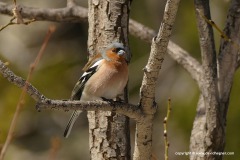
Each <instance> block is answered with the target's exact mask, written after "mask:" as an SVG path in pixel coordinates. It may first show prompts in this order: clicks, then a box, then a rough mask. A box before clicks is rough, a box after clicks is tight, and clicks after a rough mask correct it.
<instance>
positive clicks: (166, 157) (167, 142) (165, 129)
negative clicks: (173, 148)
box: [163, 98, 172, 160]
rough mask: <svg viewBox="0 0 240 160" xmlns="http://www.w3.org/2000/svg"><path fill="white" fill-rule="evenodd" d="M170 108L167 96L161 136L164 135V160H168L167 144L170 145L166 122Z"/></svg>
mask: <svg viewBox="0 0 240 160" xmlns="http://www.w3.org/2000/svg"><path fill="white" fill-rule="evenodd" d="M171 110H172V108H171V99H170V98H169V99H168V106H167V115H166V117H165V118H164V120H163V129H164V131H163V132H164V134H163V136H164V143H165V155H164V157H165V160H168V148H169V145H170V143H169V141H168V133H167V123H168V119H169V116H170V113H171Z"/></svg>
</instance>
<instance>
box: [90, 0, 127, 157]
mask: <svg viewBox="0 0 240 160" xmlns="http://www.w3.org/2000/svg"><path fill="white" fill-rule="evenodd" d="M130 2H131V1H130V0H111V1H106V0H89V7H88V20H89V32H88V33H89V35H88V49H89V53H90V55H89V56H90V58H91V57H92V56H93V55H94V54H96V53H98V52H100V51H101V49H102V47H105V46H107V45H108V44H110V43H112V42H113V41H115V42H116V41H117V42H122V43H123V44H124V45H125V46H127V47H128V20H129V12H130ZM129 57H130V56H129ZM125 95H126V94H125ZM125 100H127V95H126V99H125ZM88 120H89V138H90V153H91V159H97V160H101V159H126V160H128V159H130V138H129V136H130V135H129V118H128V117H126V116H123V115H119V114H116V113H114V112H106V111H105V112H104V111H90V112H88Z"/></svg>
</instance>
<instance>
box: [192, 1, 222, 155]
mask: <svg viewBox="0 0 240 160" xmlns="http://www.w3.org/2000/svg"><path fill="white" fill-rule="evenodd" d="M194 2H195V8H196V15H197V24H198V31H199V40H200V47H201V56H202V67H203V74H202V80H201V84H200V90H201V93H202V96H203V102H204V106H205V111H206V113H205V116H206V123H205V130H204V131H203V133H204V136H203V137H202V138H203V139H202V140H201V141H202V142H201V143H203V144H202V145H203V146H204V152H216V151H222V149H223V146H222V145H223V143H222V138H223V135H224V134H225V133H224V127H223V123H222V118H221V116H220V113H221V112H220V105H219V96H218V88H217V57H216V51H215V44H214V39H213V29H212V26H211V25H210V24H208V23H207V22H206V21H205V19H204V18H203V17H202V15H204V16H206V17H207V18H208V19H211V16H210V9H209V1H208V0H195V1H194ZM196 120H197V119H195V121H196ZM203 122H204V121H203ZM194 124H197V123H194ZM195 127H196V126H194V128H195ZM192 133H193V134H192V137H191V140H192V142H191V148H190V150H191V151H192V152H200V151H199V149H200V148H199V147H198V145H193V144H195V142H194V140H195V139H196V138H194V136H197V135H194V133H195V131H192ZM202 145H201V146H202ZM193 156H194V155H193ZM199 158H200V157H198V158H197V159H199ZM219 158H221V156H218V155H212V154H207V155H204V157H202V159H209V160H210V159H219ZM191 159H192V157H191Z"/></svg>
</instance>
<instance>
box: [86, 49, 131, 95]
mask: <svg viewBox="0 0 240 160" xmlns="http://www.w3.org/2000/svg"><path fill="white" fill-rule="evenodd" d="M107 57H108V58H109V60H106V59H103V60H102V63H101V64H100V65H99V68H98V71H97V72H96V73H95V74H94V75H93V76H92V77H91V78H90V79H89V80H88V82H87V83H86V85H85V89H84V90H85V91H86V94H88V95H94V96H96V97H104V98H107V99H113V98H116V97H117V96H118V95H120V94H122V93H123V90H124V87H125V86H126V84H127V81H128V66H127V63H126V60H125V58H124V57H123V56H119V55H117V54H115V53H107Z"/></svg>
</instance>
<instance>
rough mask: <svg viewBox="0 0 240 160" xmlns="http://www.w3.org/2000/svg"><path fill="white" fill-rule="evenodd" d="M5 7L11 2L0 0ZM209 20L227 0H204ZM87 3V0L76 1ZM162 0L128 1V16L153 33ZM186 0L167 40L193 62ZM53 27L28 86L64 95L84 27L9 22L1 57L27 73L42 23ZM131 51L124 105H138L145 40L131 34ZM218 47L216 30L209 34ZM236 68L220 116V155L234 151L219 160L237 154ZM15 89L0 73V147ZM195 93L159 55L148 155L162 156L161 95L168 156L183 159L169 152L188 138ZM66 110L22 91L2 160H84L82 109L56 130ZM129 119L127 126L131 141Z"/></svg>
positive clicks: (80, 62)
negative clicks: (223, 123) (45, 105)
mask: <svg viewBox="0 0 240 160" xmlns="http://www.w3.org/2000/svg"><path fill="white" fill-rule="evenodd" d="M0 2H6V3H9V4H11V3H12V1H11V0H5V1H4V0H1V1H0ZM210 2H211V12H212V19H213V20H214V21H215V23H216V24H217V25H218V26H219V27H220V28H222V29H223V28H224V21H225V19H226V13H227V11H228V6H229V1H228V0H211V1H210ZM17 3H18V4H23V5H27V6H32V7H42V8H60V7H65V6H66V1H65V0H52V1H47V0H42V1H33V0H21V1H20V0H18V1H17ZM77 3H78V4H79V5H81V6H84V7H87V0H77ZM164 4H165V1H159V0H151V1H144V0H137V1H136V0H135V1H133V3H132V7H131V14H130V15H131V16H130V17H131V18H132V19H134V20H137V21H138V22H141V23H142V24H144V25H146V26H148V27H150V28H152V29H154V30H156V31H157V30H158V28H159V25H160V22H161V20H162V14H163V10H164ZM193 8H194V5H193V1H181V3H180V7H179V11H178V15H177V18H176V24H175V26H174V32H173V34H172V37H171V40H173V41H174V42H175V43H177V44H179V45H180V46H181V47H182V48H184V49H185V50H187V51H188V52H189V53H190V54H191V55H192V56H193V57H195V58H197V59H198V60H199V61H200V60H201V59H200V49H199V42H198V33H197V28H196V20H195V13H194V9H193ZM9 20H10V17H9V16H5V15H0V25H4V24H6V23H8V22H9ZM50 25H55V26H56V27H57V30H56V32H55V33H54V34H53V36H52V38H51V39H50V41H49V43H48V46H47V48H46V50H45V53H44V55H43V57H42V59H41V61H40V64H39V65H38V66H37V68H36V71H35V72H34V74H33V77H32V80H31V83H32V84H33V85H34V86H35V87H36V88H38V89H39V91H40V92H42V93H43V94H44V95H45V96H46V97H48V98H51V99H68V98H69V97H70V94H71V90H72V89H73V87H74V85H75V83H76V81H77V80H78V78H79V76H80V75H81V74H82V70H81V69H82V67H83V66H84V64H85V63H86V62H87V48H86V47H87V35H88V24H87V23H81V24H70V23H53V22H34V23H31V24H30V25H27V26H25V25H14V26H10V27H8V28H6V29H4V30H3V31H1V32H0V59H1V60H3V61H5V62H6V61H7V62H9V63H10V65H9V68H11V69H12V70H13V71H14V72H15V73H16V74H17V75H19V76H22V77H24V78H26V76H27V73H28V68H29V65H30V64H31V63H32V62H33V60H34V59H35V57H36V55H37V53H38V51H39V49H40V46H41V44H42V42H43V39H44V37H45V35H46V33H47V30H48V27H49V26H50ZM129 38H130V39H129V41H130V47H131V52H132V54H133V57H132V61H131V64H130V66H129V68H130V77H129V93H130V103H133V104H137V103H138V100H139V88H140V86H141V81H142V76H143V71H142V69H143V67H144V66H145V65H146V62H147V59H148V56H149V51H150V44H147V43H145V42H143V41H141V40H139V39H137V38H135V37H132V36H130V37H129ZM215 39H216V46H217V47H216V48H217V51H218V48H219V42H220V35H219V34H218V33H217V32H216V31H215ZM239 78H240V72H239V71H237V73H236V75H235V79H234V85H233V88H232V93H231V98H230V106H229V111H228V121H227V135H226V136H227V137H226V148H225V151H226V152H234V153H235V155H234V156H225V157H224V159H225V160H236V159H240V152H239V148H240V139H239V133H240V125H239V122H240V114H239V113H240V98H239V96H240V95H239V90H240V81H239ZM20 93H21V90H20V89H19V88H17V87H16V86H14V85H12V84H10V83H9V82H8V81H7V80H6V79H4V78H3V77H2V76H0V147H1V146H2V145H3V144H4V142H5V139H6V135H7V132H8V129H9V126H10V123H11V120H12V117H13V114H14V112H15V108H16V105H17V102H18V100H19V96H20ZM198 96H199V90H198V88H197V85H196V83H195V81H193V80H192V78H191V77H190V76H189V74H188V73H187V72H186V71H185V70H184V69H183V68H182V67H181V66H179V65H178V64H177V63H176V62H175V61H173V60H172V59H171V58H170V57H169V56H168V55H166V58H165V61H164V63H163V68H162V69H161V71H160V76H159V79H158V85H157V87H156V100H157V103H158V105H159V108H158V112H157V116H156V118H155V124H154V135H153V147H154V150H153V155H154V156H155V157H156V158H157V159H158V160H161V159H163V157H164V140H163V118H164V117H165V115H166V108H167V100H168V98H169V97H170V98H171V100H172V112H171V115H170V119H169V124H168V127H169V129H168V133H169V134H168V136H169V141H170V153H169V157H170V159H171V160H185V159H189V158H188V157H187V156H176V155H175V152H183V151H189V137H190V134H191V129H192V124H193V120H194V117H195V110H196V106H197V101H198ZM70 115H71V112H64V111H56V110H45V111H42V112H37V111H36V110H35V102H34V101H33V100H32V99H31V98H30V97H28V96H27V98H26V103H25V105H24V107H23V108H22V111H21V113H20V117H19V119H18V122H17V123H18V124H17V129H16V132H15V134H14V140H13V141H12V143H11V145H10V147H9V148H8V150H7V154H6V158H5V159H6V160H15V159H18V160H25V159H35V160H43V159H51V155H52V154H53V153H54V150H55V151H56V156H57V158H56V159H59V160H76V159H81V160H86V159H89V151H88V122H87V118H86V113H84V114H82V115H81V116H80V118H79V119H78V121H77V122H76V124H75V126H74V128H73V130H72V133H71V135H70V137H69V138H68V139H65V138H63V136H62V135H63V131H64V129H65V126H66V124H67V122H68V119H69V116H70ZM134 129H135V124H134V122H132V123H131V134H132V141H133V137H134Z"/></svg>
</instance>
